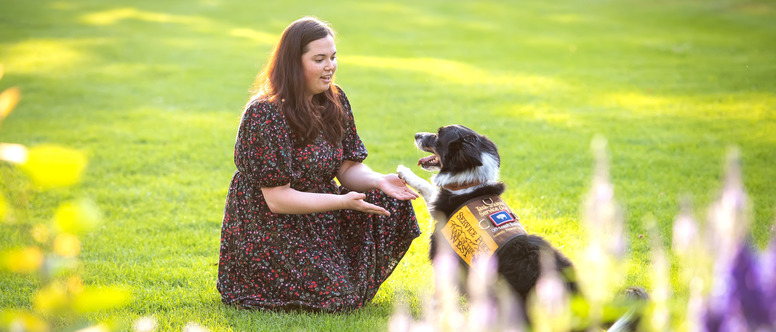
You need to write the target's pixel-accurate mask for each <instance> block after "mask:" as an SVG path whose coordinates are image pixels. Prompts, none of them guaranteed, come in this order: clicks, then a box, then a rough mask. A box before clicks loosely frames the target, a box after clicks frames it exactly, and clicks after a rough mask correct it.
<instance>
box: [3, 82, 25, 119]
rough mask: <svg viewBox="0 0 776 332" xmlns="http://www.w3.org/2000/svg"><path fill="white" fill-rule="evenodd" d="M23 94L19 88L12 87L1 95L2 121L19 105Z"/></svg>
mask: <svg viewBox="0 0 776 332" xmlns="http://www.w3.org/2000/svg"><path fill="white" fill-rule="evenodd" d="M20 95H21V93H20V92H19V88H17V87H12V88H9V89H7V90H5V91H3V93H0V120H3V119H5V117H6V116H8V114H10V113H11V111H12V110H13V108H14V107H16V104H18V103H19V98H20Z"/></svg>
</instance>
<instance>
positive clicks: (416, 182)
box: [396, 165, 436, 202]
mask: <svg viewBox="0 0 776 332" xmlns="http://www.w3.org/2000/svg"><path fill="white" fill-rule="evenodd" d="M396 174H398V175H399V178H401V179H402V180H404V182H407V185H409V186H410V188H412V189H414V190H415V191H417V192H418V194H420V195H421V196H423V199H424V200H426V201H427V202H428V201H430V200H432V199H433V198H434V193H435V192H436V188H435V187H434V185H433V184H431V183H429V182H428V181H426V180H424V179H422V178H421V177H419V176H417V175H416V174H415V173H414V172H413V171H412V170H410V169H409V168H407V167H406V166H404V165H399V166H398V167H396Z"/></svg>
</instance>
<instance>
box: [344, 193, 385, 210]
mask: <svg viewBox="0 0 776 332" xmlns="http://www.w3.org/2000/svg"><path fill="white" fill-rule="evenodd" d="M341 197H342V201H343V209H345V210H356V211H361V212H364V213H369V214H379V215H383V216H390V215H391V213H390V212H388V210H386V209H383V208H381V207H379V206H377V205H374V204H371V203H367V202H366V201H364V198H366V195H364V194H362V193H359V192H355V191H351V192H349V193H347V194H345V195H342V196H341Z"/></svg>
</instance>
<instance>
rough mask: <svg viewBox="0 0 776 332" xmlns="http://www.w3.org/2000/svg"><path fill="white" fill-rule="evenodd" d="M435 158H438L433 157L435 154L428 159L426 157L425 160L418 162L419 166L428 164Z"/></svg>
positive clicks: (421, 159)
mask: <svg viewBox="0 0 776 332" xmlns="http://www.w3.org/2000/svg"><path fill="white" fill-rule="evenodd" d="M434 158H436V156H435V155H433V154H432V155H430V156H428V157H425V158H420V160H418V166H421V165H423V164H427V163H428V162H430V161H431V160H434Z"/></svg>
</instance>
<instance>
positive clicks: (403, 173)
mask: <svg viewBox="0 0 776 332" xmlns="http://www.w3.org/2000/svg"><path fill="white" fill-rule="evenodd" d="M411 173H412V171H411V170H410V169H409V168H407V166H404V165H399V166H396V174H397V175H399V178H400V179H402V180H405V181H406V180H407V175H408V174H411Z"/></svg>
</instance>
